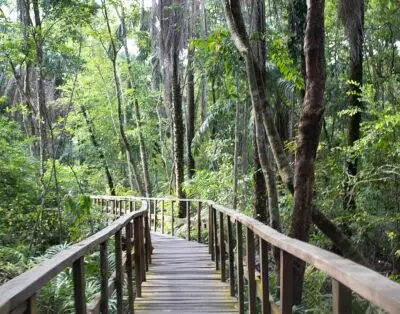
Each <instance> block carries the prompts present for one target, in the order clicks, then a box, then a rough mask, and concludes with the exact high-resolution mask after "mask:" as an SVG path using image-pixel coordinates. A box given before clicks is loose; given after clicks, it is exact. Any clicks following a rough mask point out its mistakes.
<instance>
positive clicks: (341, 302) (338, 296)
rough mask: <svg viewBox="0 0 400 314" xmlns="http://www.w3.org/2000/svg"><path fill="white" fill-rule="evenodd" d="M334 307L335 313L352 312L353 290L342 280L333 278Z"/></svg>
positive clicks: (349, 313) (346, 313)
mask: <svg viewBox="0 0 400 314" xmlns="http://www.w3.org/2000/svg"><path fill="white" fill-rule="evenodd" d="M332 302H333V304H332V308H333V314H351V313H352V309H351V308H352V305H351V303H352V294H351V290H350V289H349V288H348V287H346V286H345V285H344V284H342V283H341V282H339V281H337V280H336V279H333V278H332Z"/></svg>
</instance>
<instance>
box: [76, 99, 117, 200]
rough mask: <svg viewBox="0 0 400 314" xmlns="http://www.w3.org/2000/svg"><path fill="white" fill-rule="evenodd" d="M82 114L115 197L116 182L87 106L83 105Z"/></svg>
mask: <svg viewBox="0 0 400 314" xmlns="http://www.w3.org/2000/svg"><path fill="white" fill-rule="evenodd" d="M80 108H81V112H82V115H83V119H84V120H85V123H86V126H87V128H88V131H89V135H90V140H91V142H92V144H93V146H94V148H95V149H96V150H97V154H98V156H99V158H100V160H101V163H102V166H103V168H104V173H105V175H106V178H107V184H108V188H109V189H110V194H111V195H115V186H114V181H113V178H112V176H111V172H110V169H109V168H108V164H107V160H106V157H105V156H104V152H103V149H102V147H101V145H100V144H99V142H98V141H97V139H96V134H95V130H94V127H93V124H92V121H91V120H90V118H89V116H88V114H87V112H86V108H85V106H83V105H81V106H80Z"/></svg>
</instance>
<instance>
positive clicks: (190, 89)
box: [186, 2, 195, 179]
mask: <svg viewBox="0 0 400 314" xmlns="http://www.w3.org/2000/svg"><path fill="white" fill-rule="evenodd" d="M194 16H195V13H194V4H193V3H192V2H189V19H188V37H189V40H190V39H192V38H193V34H194V30H193V25H194V24H195V23H194V22H195V19H194ZM188 45H189V46H188V58H187V87H186V91H187V119H186V121H187V123H186V146H187V168H188V178H189V179H191V178H192V177H193V175H194V173H195V161H194V158H193V154H192V148H191V146H192V141H193V138H194V124H195V100H194V69H193V57H194V49H193V48H192V47H190V45H191V43H188Z"/></svg>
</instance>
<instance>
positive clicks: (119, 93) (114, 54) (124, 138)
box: [102, 0, 145, 195]
mask: <svg viewBox="0 0 400 314" xmlns="http://www.w3.org/2000/svg"><path fill="white" fill-rule="evenodd" d="M102 4H103V13H104V18H105V20H106V24H107V30H108V36H109V37H110V48H111V54H112V55H111V57H110V60H111V63H112V69H113V76H114V84H115V92H116V96H117V107H118V122H119V123H118V124H119V132H120V135H121V139H122V143H123V144H124V146H125V150H126V152H127V154H128V158H129V161H130V163H131V167H132V172H133V174H134V179H135V183H136V186H137V188H138V191H139V193H140V194H141V195H145V190H144V188H143V185H142V182H141V180H140V177H139V176H138V170H137V166H136V162H135V160H134V157H133V150H132V147H131V145H130V143H129V141H128V138H127V136H126V134H125V129H124V121H123V114H122V89H121V83H120V81H119V77H118V71H117V61H116V58H117V49H116V47H115V42H114V39H113V35H112V32H111V27H110V21H109V19H108V12H107V7H106V4H105V1H104V0H103V2H102Z"/></svg>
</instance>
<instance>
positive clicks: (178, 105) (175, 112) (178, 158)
mask: <svg viewBox="0 0 400 314" xmlns="http://www.w3.org/2000/svg"><path fill="white" fill-rule="evenodd" d="M171 62H172V107H173V108H172V117H173V123H174V128H173V130H174V164H175V166H174V168H175V183H176V192H177V197H178V198H185V197H186V196H185V192H184V191H183V183H184V180H185V177H184V154H183V153H184V128H183V118H182V95H181V86H180V83H179V71H178V62H179V57H178V52H177V51H176V50H175V49H173V51H172V60H171ZM184 217H186V207H185V203H184V202H179V218H184Z"/></svg>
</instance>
